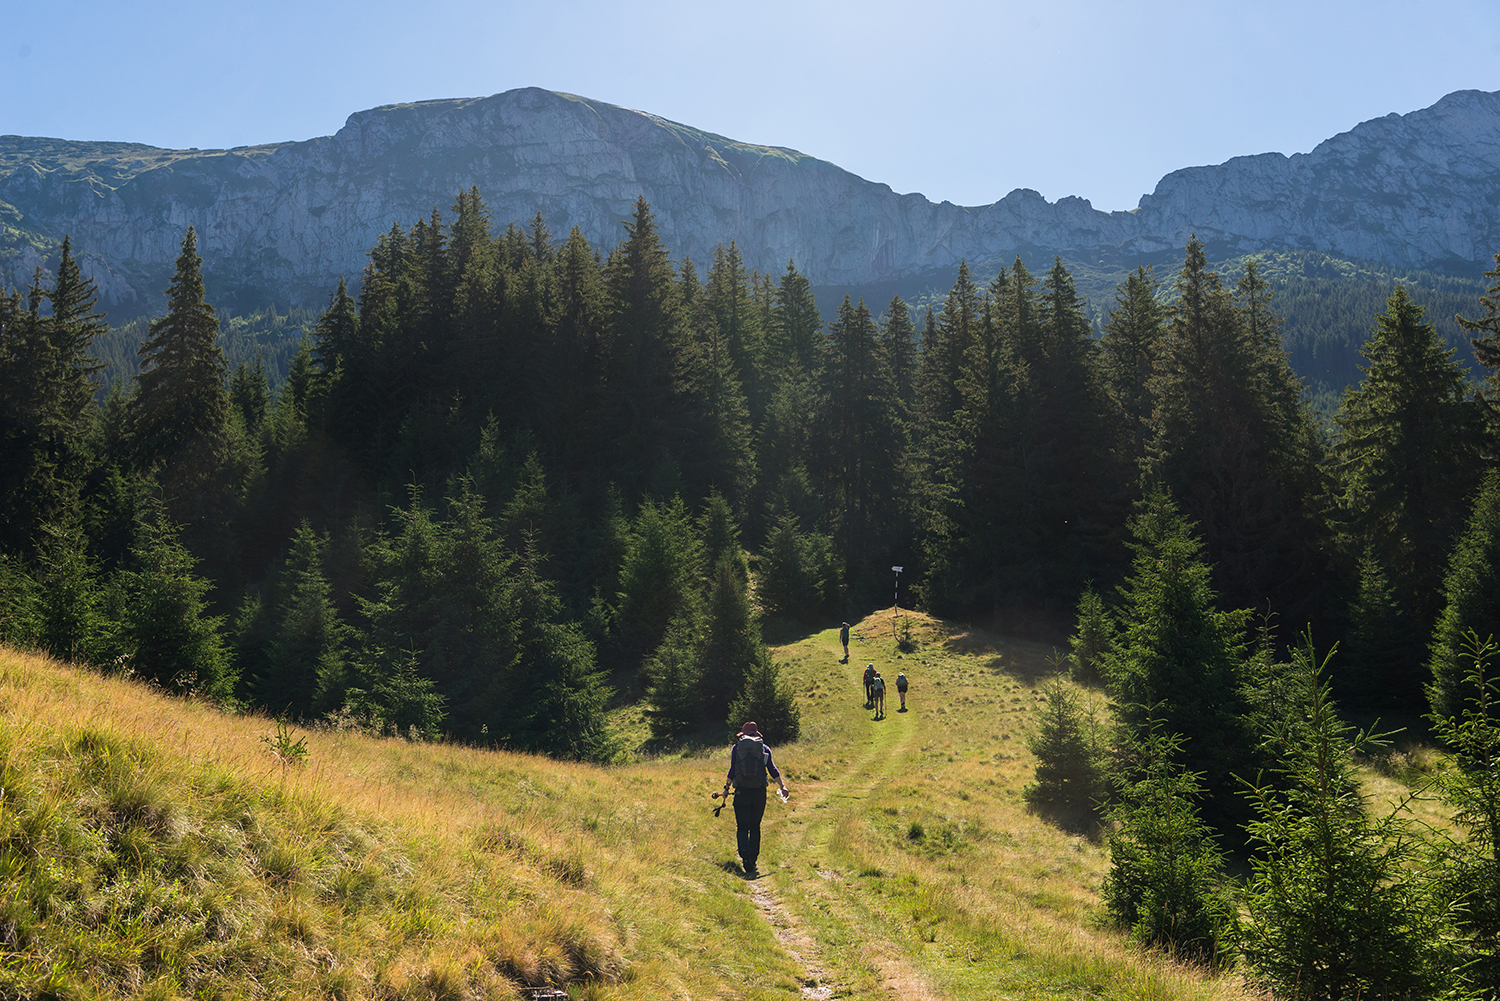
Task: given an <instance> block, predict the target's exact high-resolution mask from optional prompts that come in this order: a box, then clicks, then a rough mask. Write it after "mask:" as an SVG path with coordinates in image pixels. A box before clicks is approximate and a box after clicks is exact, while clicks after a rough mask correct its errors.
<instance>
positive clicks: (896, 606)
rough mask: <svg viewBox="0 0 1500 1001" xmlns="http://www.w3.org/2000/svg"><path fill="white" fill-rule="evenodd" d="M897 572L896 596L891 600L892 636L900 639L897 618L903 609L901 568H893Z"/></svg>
mask: <svg viewBox="0 0 1500 1001" xmlns="http://www.w3.org/2000/svg"><path fill="white" fill-rule="evenodd" d="M891 569H892V570H894V571H896V595H895V597H893V598H892V599H891V636H892V637H894V638H897V639H899V638H900V637H899V636H898V635H897V632H896V616H897V614H898V613H899V610H900V608H901V570H902V568H901V567H891Z"/></svg>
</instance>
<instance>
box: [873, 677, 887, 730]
mask: <svg viewBox="0 0 1500 1001" xmlns="http://www.w3.org/2000/svg"><path fill="white" fill-rule="evenodd" d="M870 693H871V694H872V695H874V696H875V718H876V719H885V679H884V678H882V677H881V676H880V672H879V671H876V672H875V678H874V680H873V681H871V682H870Z"/></svg>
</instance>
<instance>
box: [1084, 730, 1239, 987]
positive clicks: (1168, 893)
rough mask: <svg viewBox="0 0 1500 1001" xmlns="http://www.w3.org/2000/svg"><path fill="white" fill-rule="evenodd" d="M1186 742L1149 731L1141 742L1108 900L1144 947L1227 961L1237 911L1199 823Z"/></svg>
mask: <svg viewBox="0 0 1500 1001" xmlns="http://www.w3.org/2000/svg"><path fill="white" fill-rule="evenodd" d="M1180 744H1181V740H1180V738H1178V737H1177V736H1176V735H1174V734H1168V733H1164V732H1163V731H1162V730H1161V728H1160V727H1158V726H1155V725H1153V724H1148V726H1147V728H1146V732H1145V735H1144V736H1143V737H1141V738H1138V739H1137V740H1136V741H1135V742H1134V747H1133V749H1132V756H1133V757H1135V758H1136V759H1137V762H1136V765H1135V767H1134V769H1133V771H1134V772H1135V773H1136V774H1137V775H1139V778H1137V779H1134V780H1126V781H1122V782H1121V783H1120V786H1121V788H1120V795H1119V801H1118V802H1117V803H1116V805H1115V806H1114V807H1113V808H1112V809H1111V810H1110V814H1109V817H1110V820H1111V822H1112V824H1113V830H1112V831H1111V832H1110V835H1109V872H1108V874H1106V875H1105V877H1104V886H1103V889H1102V891H1101V895H1102V896H1103V898H1104V907H1105V910H1106V912H1107V913H1108V914H1109V916H1110V918H1111V919H1113V920H1114V922H1115V923H1116V924H1119V925H1120V926H1122V927H1124V928H1127V929H1129V931H1130V936H1131V938H1132V939H1134V940H1135V941H1137V942H1139V943H1140V944H1141V945H1146V946H1151V947H1154V948H1159V949H1164V950H1168V951H1170V952H1171V953H1173V954H1174V955H1176V956H1180V957H1183V958H1186V959H1190V960H1196V961H1199V962H1207V963H1217V962H1219V961H1220V960H1222V959H1223V957H1224V955H1225V953H1226V951H1227V948H1228V945H1229V940H1230V939H1231V937H1232V933H1233V930H1234V904H1233V901H1232V899H1231V898H1230V895H1229V892H1228V889H1227V880H1226V878H1225V874H1224V861H1223V856H1222V855H1221V854H1220V852H1219V849H1218V846H1217V844H1216V843H1215V840H1214V837H1213V834H1212V832H1211V831H1210V830H1209V829H1208V827H1207V825H1205V824H1204V822H1203V820H1202V819H1201V818H1200V817H1199V814H1198V806H1197V800H1198V799H1199V797H1200V796H1201V785H1200V783H1199V776H1198V775H1197V774H1195V773H1193V772H1189V771H1185V770H1183V768H1182V766H1181V765H1180V764H1179V762H1180V761H1181V758H1182V748H1181V746H1180Z"/></svg>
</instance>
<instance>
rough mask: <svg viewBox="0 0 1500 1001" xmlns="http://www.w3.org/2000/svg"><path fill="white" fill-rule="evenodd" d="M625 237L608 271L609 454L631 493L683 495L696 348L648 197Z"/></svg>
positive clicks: (639, 202) (606, 414) (642, 200)
mask: <svg viewBox="0 0 1500 1001" xmlns="http://www.w3.org/2000/svg"><path fill="white" fill-rule="evenodd" d="M625 231H626V234H627V236H626V239H625V241H624V242H623V243H621V244H620V245H619V246H618V247H616V248H615V250H614V252H613V253H611V254H610V255H609V260H608V262H607V263H606V265H605V269H604V271H605V282H606V286H607V289H608V293H609V300H610V308H611V313H612V320H613V324H612V332H611V337H610V341H609V347H608V359H609V360H608V368H607V372H606V376H605V400H604V408H603V411H604V419H605V421H606V426H607V427H608V428H609V429H610V442H609V446H608V447H609V448H610V450H611V451H612V453H613V455H614V457H615V459H614V468H615V469H616V470H617V475H618V476H619V477H620V479H621V482H622V484H623V485H625V486H626V487H627V489H629V490H630V491H632V492H635V493H637V494H639V493H641V492H644V491H650V492H651V493H653V494H656V495H658V496H666V495H668V494H670V493H672V492H674V491H675V489H676V488H677V485H678V479H677V478H678V476H679V474H680V469H679V467H678V465H677V462H678V459H679V458H680V454H681V448H682V444H683V440H684V438H685V436H686V435H687V433H688V429H687V420H686V416H687V413H686V407H685V400H684V394H683V392H682V381H681V380H682V364H683V360H684V355H685V353H686V351H687V349H688V347H689V344H690V341H689V340H688V337H687V335H686V330H685V326H684V323H683V315H682V304H681V296H680V293H679V291H678V288H677V283H676V282H675V281H673V275H672V264H671V261H670V260H668V255H667V249H666V247H664V246H663V245H662V243H661V239H660V236H659V235H658V233H657V230H656V220H655V217H654V216H652V214H651V209H650V207H649V206H648V205H647V204H646V200H645V198H644V197H642V198H640V199H638V200H637V202H636V206H635V213H634V217H633V219H632V220H631V221H630V222H627V223H626V224H625Z"/></svg>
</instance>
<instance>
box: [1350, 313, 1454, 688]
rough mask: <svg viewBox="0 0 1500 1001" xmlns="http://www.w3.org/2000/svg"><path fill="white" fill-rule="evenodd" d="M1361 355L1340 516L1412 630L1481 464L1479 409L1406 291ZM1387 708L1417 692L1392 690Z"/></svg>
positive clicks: (1423, 623)
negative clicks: (1385, 577)
mask: <svg viewBox="0 0 1500 1001" xmlns="http://www.w3.org/2000/svg"><path fill="white" fill-rule="evenodd" d="M1361 353H1362V354H1363V355H1364V357H1365V358H1366V360H1368V362H1369V365H1368V366H1367V367H1365V368H1364V373H1365V374H1364V378H1363V380H1361V382H1360V383H1359V385H1358V386H1356V387H1353V388H1351V389H1350V390H1349V391H1348V392H1346V393H1345V395H1344V398H1343V400H1342V401H1341V403H1340V404H1339V410H1338V413H1337V414H1335V415H1334V424H1335V425H1336V427H1337V429H1338V430H1337V438H1336V441H1335V445H1334V454H1335V457H1336V458H1337V460H1338V465H1339V472H1340V475H1341V479H1342V481H1343V491H1344V495H1343V513H1344V517H1345V519H1346V522H1347V530H1348V532H1349V533H1350V535H1351V536H1352V539H1353V541H1354V543H1355V545H1357V546H1359V547H1361V548H1363V547H1364V546H1371V547H1373V551H1374V553H1375V555H1376V556H1377V557H1378V559H1379V561H1380V563H1381V565H1382V566H1383V567H1384V568H1385V570H1386V572H1387V573H1388V574H1389V575H1390V577H1391V583H1392V585H1393V586H1394V588H1395V594H1396V600H1397V601H1398V602H1400V604H1401V606H1402V608H1403V609H1404V610H1405V613H1406V615H1407V616H1409V617H1410V619H1411V622H1412V627H1413V628H1414V629H1415V630H1416V631H1417V632H1418V634H1419V635H1424V634H1426V632H1427V630H1429V629H1430V628H1431V627H1432V623H1433V621H1434V620H1435V619H1436V617H1437V613H1438V610H1439V608H1438V605H1439V600H1440V595H1441V585H1442V577H1443V570H1444V567H1445V564H1446V558H1447V553H1448V547H1449V546H1450V545H1451V544H1452V541H1453V539H1454V538H1455V537H1456V536H1457V535H1458V533H1459V531H1460V530H1461V529H1462V527H1463V521H1464V517H1465V515H1466V514H1467V513H1468V506H1469V499H1470V496H1471V494H1472V491H1473V489H1474V487H1475V485H1476V484H1477V482H1478V479H1479V471H1480V469H1481V468H1482V461H1481V455H1482V449H1483V444H1484V435H1483V425H1482V423H1481V417H1480V413H1479V410H1478V408H1477V406H1476V405H1475V403H1474V402H1473V401H1472V400H1471V399H1469V394H1468V389H1467V386H1466V379H1465V376H1464V372H1463V369H1462V368H1461V367H1460V366H1459V365H1458V364H1457V363H1456V362H1455V361H1454V359H1453V351H1452V350H1451V349H1449V348H1447V347H1445V346H1444V344H1443V342H1442V339H1441V338H1440V337H1439V336H1438V334H1437V331H1436V330H1435V329H1434V328H1433V326H1432V324H1430V323H1425V322H1423V309H1422V307H1421V306H1419V305H1417V304H1416V303H1415V302H1413V301H1412V299H1411V297H1410V296H1409V295H1408V294H1407V292H1406V290H1405V289H1403V288H1399V287H1398V288H1397V289H1396V290H1395V292H1393V293H1392V294H1391V297H1390V299H1389V301H1388V303H1387V309H1386V311H1385V312H1384V313H1382V314H1381V315H1380V316H1378V317H1376V318H1375V329H1374V332H1373V333H1372V335H1371V337H1370V340H1369V341H1368V342H1367V343H1366V344H1365V346H1364V348H1363V349H1362V351H1361ZM1390 696H1391V702H1392V704H1393V705H1400V704H1403V703H1410V702H1411V701H1412V700H1415V699H1416V698H1418V697H1420V693H1419V692H1418V691H1417V690H1416V689H1414V688H1408V689H1405V690H1402V691H1395V692H1392V693H1390Z"/></svg>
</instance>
